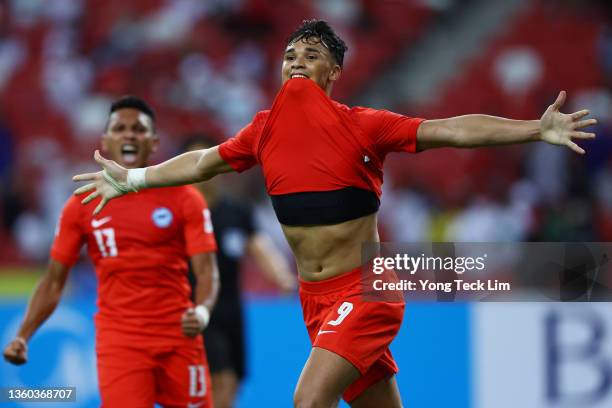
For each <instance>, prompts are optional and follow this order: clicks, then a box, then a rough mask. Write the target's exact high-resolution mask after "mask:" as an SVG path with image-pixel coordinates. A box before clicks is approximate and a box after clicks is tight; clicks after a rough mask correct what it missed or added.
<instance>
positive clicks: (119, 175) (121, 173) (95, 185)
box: [72, 150, 127, 214]
mask: <svg viewBox="0 0 612 408" xmlns="http://www.w3.org/2000/svg"><path fill="white" fill-rule="evenodd" d="M94 159H95V160H96V162H98V164H99V165H100V166H101V167H102V171H98V172H95V173H85V174H78V175H76V176H74V177H72V180H73V181H89V182H90V183H88V184H85V185H84V186H82V187H79V188H77V189H76V190H75V191H74V194H77V195H78V194H83V193H85V192H87V191H91V190H94V191H93V192H92V193H91V194H89V195H88V196H87V197H85V198H84V199H83V201H81V203H83V204H87V203H88V202H90V201H91V200H93V199H95V198H97V197H102V200H101V201H100V204H98V206H97V207H96V209H95V210H94V214H97V213H99V212H100V210H102V208H103V207H104V206H105V205H106V203H107V202H109V200H112V199H113V198H115V197H119V196H122V195H124V194H125V192H123V191H121V190H118V189H117V188H115V187H114V186H113V185H112V184H111V183H109V182H108V180H106V179H105V178H104V176H103V171H106V172H107V174H108V175H110V176H111V177H112V178H113V179H115V180H116V181H117V182H118V183H121V184H126V182H127V169H126V168H124V167H122V166H120V165H119V164H117V163H116V162H115V161H113V160H108V159H105V158H104V157H102V155H100V152H99V151H98V150H96V152H95V153H94Z"/></svg>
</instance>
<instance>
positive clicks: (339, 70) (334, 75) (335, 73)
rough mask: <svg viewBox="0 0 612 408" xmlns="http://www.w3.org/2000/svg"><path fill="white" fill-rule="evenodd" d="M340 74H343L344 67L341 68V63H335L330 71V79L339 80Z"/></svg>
mask: <svg viewBox="0 0 612 408" xmlns="http://www.w3.org/2000/svg"><path fill="white" fill-rule="evenodd" d="M340 74H342V68H340V65H338V64H334V66H333V68H332V69H331V72H330V73H329V80H330V81H337V80H338V79H340Z"/></svg>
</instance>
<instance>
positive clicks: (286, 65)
mask: <svg viewBox="0 0 612 408" xmlns="http://www.w3.org/2000/svg"><path fill="white" fill-rule="evenodd" d="M341 72H342V68H340V65H338V63H337V62H336V61H335V59H334V57H333V56H332V55H331V54H330V52H329V50H328V49H327V47H325V46H324V45H323V44H322V43H321V41H320V40H319V39H318V38H316V37H310V38H307V39H305V38H303V39H301V40H298V41H295V42H293V43H291V44H289V45H288V46H287V48H286V49H285V55H284V57H283V68H282V79H283V84H284V83H285V82H286V81H288V80H289V79H291V78H299V77H302V78H304V77H305V78H308V79H310V80H312V81H314V82H315V83H316V84H317V85H319V86H320V87H321V89H323V90H324V91H325V93H327V95H331V91H332V88H333V85H334V82H335V81H337V80H338V79H339V78H340V73H341Z"/></svg>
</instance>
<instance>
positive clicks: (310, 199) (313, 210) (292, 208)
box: [270, 187, 380, 225]
mask: <svg viewBox="0 0 612 408" xmlns="http://www.w3.org/2000/svg"><path fill="white" fill-rule="evenodd" d="M270 198H271V199H272V206H273V207H274V212H276V217H277V218H278V220H279V221H280V223H281V224H285V225H329V224H339V223H341V222H345V221H349V220H354V219H355V218H359V217H363V216H365V215H368V214H372V213H375V212H376V211H378V207H379V206H380V201H379V200H378V196H377V195H376V193H374V192H372V191H367V190H362V189H360V188H356V187H346V188H343V189H340V190H333V191H313V192H306V193H292V194H281V195H271V196H270Z"/></svg>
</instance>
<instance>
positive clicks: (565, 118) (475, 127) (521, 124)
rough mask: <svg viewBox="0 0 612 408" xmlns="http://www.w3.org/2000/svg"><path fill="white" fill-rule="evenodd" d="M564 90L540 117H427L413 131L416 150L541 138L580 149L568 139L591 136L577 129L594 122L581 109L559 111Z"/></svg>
mask: <svg viewBox="0 0 612 408" xmlns="http://www.w3.org/2000/svg"><path fill="white" fill-rule="evenodd" d="M565 97H566V93H565V91H561V92H560V93H559V96H558V97H557V100H556V101H555V102H554V103H553V104H552V105H550V106H549V107H548V109H546V111H545V112H544V114H543V115H542V117H541V118H540V120H511V119H505V118H499V117H495V116H488V115H465V116H457V117H454V118H449V119H438V120H427V121H425V122H423V123H422V124H421V126H420V127H419V130H418V133H417V147H418V149H419V150H425V149H431V148H435V147H480V146H497V145H506V144H515V143H526V142H535V141H544V142H547V143H551V144H555V145H560V146H567V147H569V148H570V149H572V150H573V151H575V152H576V153H579V154H584V150H583V149H582V148H581V147H580V146H578V145H577V144H576V143H575V142H574V141H573V140H572V139H592V138H594V137H595V134H594V133H586V132H580V131H579V129H582V128H585V127H587V126H591V125H594V124H596V123H597V120H596V119H585V120H582V118H584V117H585V116H587V115H588V114H589V111H588V110H586V109H584V110H580V111H578V112H574V113H572V114H565V113H561V112H560V111H559V109H560V108H561V106H563V103H564V102H565Z"/></svg>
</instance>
